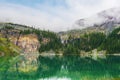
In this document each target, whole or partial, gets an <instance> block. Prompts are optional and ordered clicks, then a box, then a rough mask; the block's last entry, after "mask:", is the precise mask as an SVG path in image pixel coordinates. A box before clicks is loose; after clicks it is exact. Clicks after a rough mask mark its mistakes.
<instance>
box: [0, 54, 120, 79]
mask: <svg viewBox="0 0 120 80" xmlns="http://www.w3.org/2000/svg"><path fill="white" fill-rule="evenodd" d="M38 65H39V68H38V70H37V71H36V72H29V73H20V72H14V73H13V72H9V71H6V72H5V71H4V72H1V73H0V80H120V56H107V57H106V59H97V60H94V59H91V58H88V57H86V58H81V57H79V56H64V57H60V56H49V57H42V56H40V57H39V59H38Z"/></svg>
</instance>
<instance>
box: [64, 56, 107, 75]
mask: <svg viewBox="0 0 120 80" xmlns="http://www.w3.org/2000/svg"><path fill="white" fill-rule="evenodd" d="M63 63H64V64H65V66H67V70H68V71H69V72H80V73H85V74H86V75H87V74H91V75H92V74H94V75H100V74H102V75H103V74H104V73H105V67H104V65H103V64H102V63H100V62H99V61H95V60H93V59H91V58H80V57H79V56H66V57H64V61H63Z"/></svg>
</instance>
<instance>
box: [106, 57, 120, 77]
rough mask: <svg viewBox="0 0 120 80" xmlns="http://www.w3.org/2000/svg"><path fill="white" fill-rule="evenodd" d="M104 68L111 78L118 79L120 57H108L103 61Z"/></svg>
mask: <svg viewBox="0 0 120 80" xmlns="http://www.w3.org/2000/svg"><path fill="white" fill-rule="evenodd" d="M104 66H105V67H106V69H107V71H108V73H109V74H110V75H111V76H112V77H115V78H116V77H117V78H118V77H119V75H120V56H108V57H107V59H106V60H105V61H104Z"/></svg>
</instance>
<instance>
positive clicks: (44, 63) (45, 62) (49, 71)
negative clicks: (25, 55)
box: [37, 56, 61, 78]
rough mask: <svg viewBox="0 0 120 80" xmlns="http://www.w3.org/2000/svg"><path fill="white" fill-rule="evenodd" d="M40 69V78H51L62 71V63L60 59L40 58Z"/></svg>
mask: <svg viewBox="0 0 120 80" xmlns="http://www.w3.org/2000/svg"><path fill="white" fill-rule="evenodd" d="M38 61H39V63H38V64H39V67H38V73H37V75H38V76H39V77H42V78H44V77H50V76H53V75H55V74H56V73H57V72H58V71H60V69H61V61H60V60H59V58H58V57H51V58H49V57H41V56H40V57H39V58H38Z"/></svg>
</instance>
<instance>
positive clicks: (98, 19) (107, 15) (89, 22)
mask: <svg viewBox="0 0 120 80" xmlns="http://www.w3.org/2000/svg"><path fill="white" fill-rule="evenodd" d="M109 24H110V25H112V27H113V26H118V25H120V8H119V7H118V8H111V9H108V10H104V11H102V12H100V13H98V14H96V15H93V16H91V17H89V18H85V19H80V20H77V21H76V22H75V24H74V27H75V28H78V29H81V28H86V27H98V26H99V27H103V28H108V27H109V26H110V25H109Z"/></svg>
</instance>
